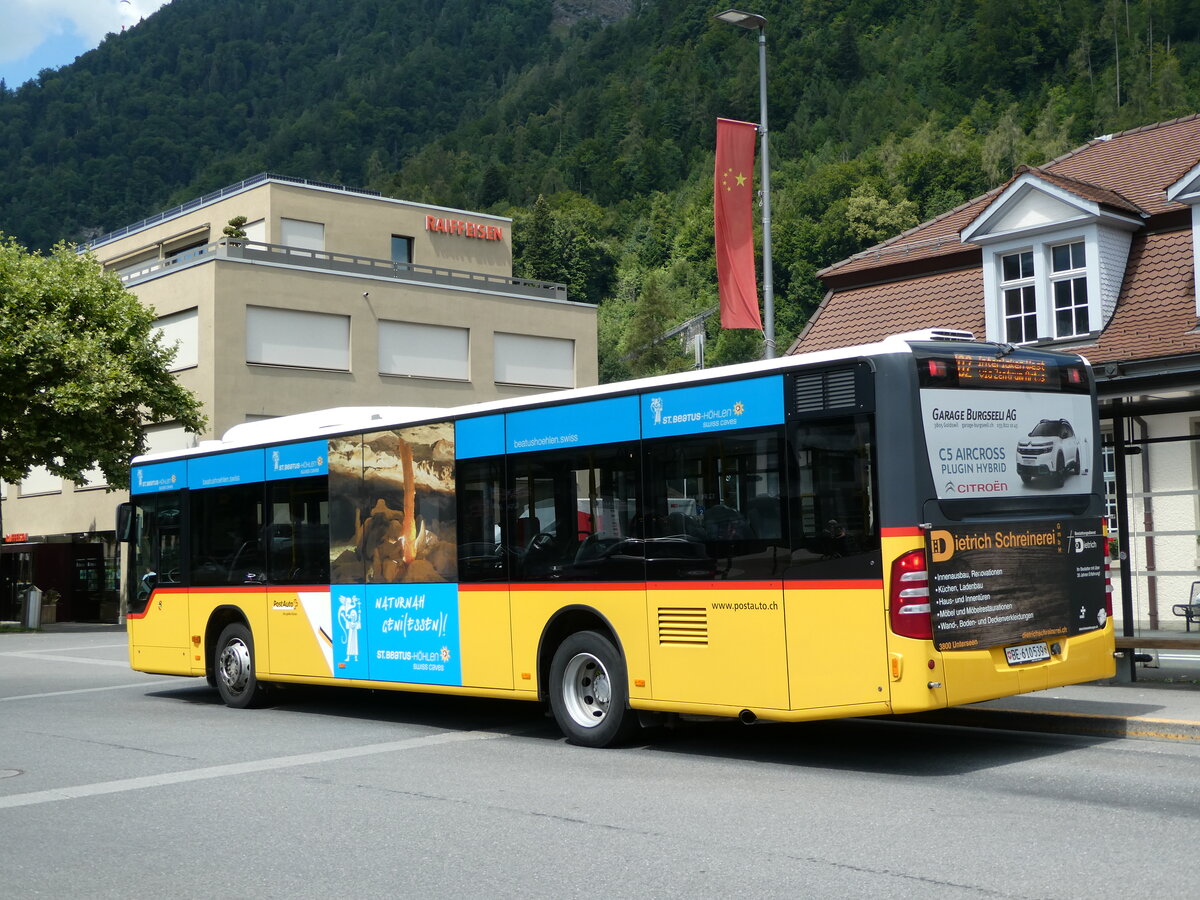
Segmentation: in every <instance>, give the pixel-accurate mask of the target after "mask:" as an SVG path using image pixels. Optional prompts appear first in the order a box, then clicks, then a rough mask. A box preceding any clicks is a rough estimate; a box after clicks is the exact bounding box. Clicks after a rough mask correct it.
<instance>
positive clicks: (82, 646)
mask: <svg viewBox="0 0 1200 900" xmlns="http://www.w3.org/2000/svg"><path fill="white" fill-rule="evenodd" d="M128 646H129V642H128V641H122V642H121V643H119V644H80V645H79V646H78V647H43V648H42V649H40V650H39V649H33V650H5V651H4V652H3V653H0V656H28V655H29V654H31V653H35V654H36V653H69V652H71V651H72V650H112V649H113V648H115V647H128Z"/></svg>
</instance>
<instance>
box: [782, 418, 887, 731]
mask: <svg viewBox="0 0 1200 900" xmlns="http://www.w3.org/2000/svg"><path fill="white" fill-rule="evenodd" d="M873 430H874V424H873V417H870V416H863V415H860V416H850V417H846V416H842V417H829V416H828V415H826V416H824V417H821V418H809V419H807V420H805V419H804V418H802V417H796V418H795V419H794V421H793V422H792V423H790V424H789V426H788V442H789V448H788V449H789V463H790V466H791V468H790V473H789V475H790V479H789V480H790V483H791V507H790V509H791V516H790V519H791V527H792V540H791V544H792V552H791V555H790V560H789V567H788V570H787V573H786V578H787V581H786V585H787V588H786V591H785V598H786V605H787V640H788V674H789V682H790V685H791V691H792V708H793V709H812V708H816V707H839V706H855V705H860V704H871V703H880V702H886V700H887V684H888V673H887V631H886V628H887V620H886V615H885V602H884V596H883V575H882V573H881V557H880V528H879V523H878V519H877V509H878V505H877V502H876V496H877V486H876V475H875V455H876V454H875V443H874V434H873Z"/></svg>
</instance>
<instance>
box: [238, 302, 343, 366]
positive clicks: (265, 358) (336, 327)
mask: <svg viewBox="0 0 1200 900" xmlns="http://www.w3.org/2000/svg"><path fill="white" fill-rule="evenodd" d="M246 362H248V363H257V364H258V365H263V366H294V367H296V368H302V369H332V370H335V371H339V372H348V371H350V317H349V316H337V315H330V314H328V313H312V312H301V311H299V310H294V309H271V308H268V307H265V306H247V307H246Z"/></svg>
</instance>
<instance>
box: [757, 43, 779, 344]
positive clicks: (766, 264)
mask: <svg viewBox="0 0 1200 900" xmlns="http://www.w3.org/2000/svg"><path fill="white" fill-rule="evenodd" d="M766 25H767V23H766V20H763V23H762V24H761V25H759V26H758V117H759V126H758V127H759V135H760V142H761V144H762V223H763V251H762V252H763V344H764V346H763V358H764V359H774V358H775V277H774V269H773V268H772V266H771V163H770V160H769V159H768V157H767V28H766Z"/></svg>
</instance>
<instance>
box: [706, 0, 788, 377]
mask: <svg viewBox="0 0 1200 900" xmlns="http://www.w3.org/2000/svg"><path fill="white" fill-rule="evenodd" d="M713 18H716V19H719V20H721V21H722V22H724V23H726V24H727V25H736V26H738V27H739V28H747V29H751V30H753V29H757V30H758V134H759V146H760V148H761V149H760V151H759V156H760V158H761V160H762V224H763V248H762V255H763V339H764V347H763V357H764V358H765V359H774V358H775V276H774V271H773V269H772V266H771V160H770V156H769V154H768V151H767V20H766V19H764V18H763V17H762V16H760V15H756V14H755V13H748V12H741V11H740V10H736V9H727V10H725V12H723V13H717V15H716V16H714V17H713Z"/></svg>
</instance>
